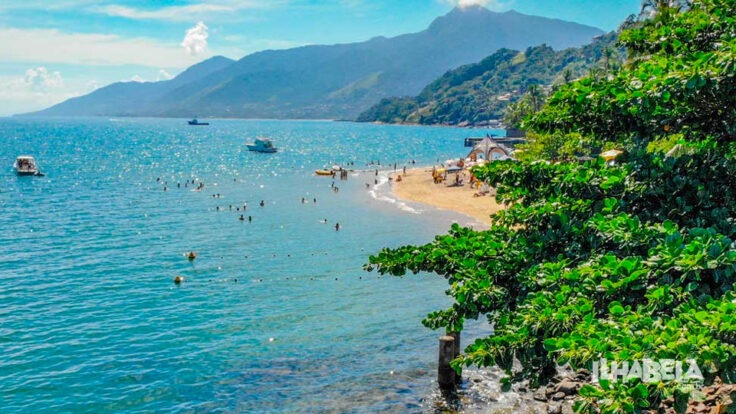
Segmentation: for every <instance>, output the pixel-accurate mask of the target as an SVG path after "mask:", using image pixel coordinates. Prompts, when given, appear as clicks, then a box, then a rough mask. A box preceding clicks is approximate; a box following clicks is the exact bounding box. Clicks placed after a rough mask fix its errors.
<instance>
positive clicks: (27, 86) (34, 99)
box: [0, 67, 79, 116]
mask: <svg viewBox="0 0 736 414" xmlns="http://www.w3.org/2000/svg"><path fill="white" fill-rule="evenodd" d="M39 69H43V70H39ZM78 95H79V93H75V92H74V91H71V90H70V89H69V88H68V87H67V85H66V84H65V82H64V80H63V78H62V76H61V74H60V73H59V72H51V73H49V71H48V70H47V69H46V68H40V67H36V68H32V69H29V70H27V71H26V72H25V74H18V75H15V76H0V96H2V101H3V105H2V106H0V116H5V115H12V114H17V113H22V112H30V111H36V110H39V109H41V108H45V107H49V106H51V105H54V104H57V103H59V102H61V101H64V100H66V99H69V98H72V97H74V96H78Z"/></svg>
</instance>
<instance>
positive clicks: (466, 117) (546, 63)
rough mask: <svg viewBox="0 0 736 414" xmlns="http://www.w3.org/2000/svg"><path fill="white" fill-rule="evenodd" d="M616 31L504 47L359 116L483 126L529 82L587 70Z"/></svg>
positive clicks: (544, 82)
mask: <svg viewBox="0 0 736 414" xmlns="http://www.w3.org/2000/svg"><path fill="white" fill-rule="evenodd" d="M615 39H616V34H615V33H609V34H607V35H605V36H601V37H599V38H597V39H596V40H595V41H594V42H593V43H591V44H589V45H586V46H583V47H580V48H569V49H565V50H562V51H559V52H556V51H554V50H553V49H552V48H550V47H549V46H547V45H542V46H537V47H533V48H529V49H527V50H526V51H525V52H518V51H515V50H509V49H501V50H499V51H497V52H496V53H494V54H492V55H491V56H488V57H486V58H485V59H483V60H482V61H480V62H479V63H475V64H470V65H465V66H462V67H460V68H457V69H455V70H451V71H449V72H447V73H445V74H444V75H443V76H441V77H439V78H438V79H436V80H435V81H433V82H432V83H430V84H429V85H427V87H425V88H424V89H423V90H422V92H421V93H420V94H419V95H417V96H416V97H394V98H387V99H383V100H382V101H381V102H379V103H378V104H376V105H375V106H373V107H371V108H370V109H368V110H367V111H365V112H363V113H362V114H361V115H360V116H359V117H358V121H361V122H376V121H377V122H386V123H416V124H443V125H458V124H460V125H468V124H470V125H483V124H485V123H487V122H488V121H489V120H495V119H499V118H501V117H502V115H503V109H504V108H505V107H506V106H507V105H508V104H509V103H510V102H513V101H515V100H516V99H517V98H518V97H519V96H520V95H521V94H522V93H524V92H525V91H526V90H527V89H528V87H529V86H530V85H543V86H547V85H551V84H553V83H555V82H561V81H563V78H564V76H568V77H570V78H577V77H579V76H581V75H583V74H584V73H587V72H588V71H589V70H590V68H592V67H594V66H595V65H596V63H597V62H599V61H600V60H601V59H602V58H603V56H604V50H605V49H606V48H609V47H612V45H613V43H614V41H615Z"/></svg>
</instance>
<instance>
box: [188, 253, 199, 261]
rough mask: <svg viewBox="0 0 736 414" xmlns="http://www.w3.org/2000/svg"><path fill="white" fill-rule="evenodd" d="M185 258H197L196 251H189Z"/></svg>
mask: <svg viewBox="0 0 736 414" xmlns="http://www.w3.org/2000/svg"><path fill="white" fill-rule="evenodd" d="M187 258H189V260H194V259H196V258H197V253H194V252H189V254H188V255H187Z"/></svg>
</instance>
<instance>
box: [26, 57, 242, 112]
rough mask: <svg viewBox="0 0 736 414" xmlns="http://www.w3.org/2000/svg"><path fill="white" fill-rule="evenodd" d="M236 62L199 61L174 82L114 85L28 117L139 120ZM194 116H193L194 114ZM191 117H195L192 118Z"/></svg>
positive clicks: (216, 59) (224, 59)
mask: <svg viewBox="0 0 736 414" xmlns="http://www.w3.org/2000/svg"><path fill="white" fill-rule="evenodd" d="M234 62H235V61H234V60H232V59H228V58H226V57H223V56H215V57H213V58H210V59H207V60H205V61H202V62H200V63H198V64H196V65H193V66H191V67H189V68H188V69H187V70H185V71H184V72H182V73H180V74H179V75H178V76H176V77H175V78H173V79H170V80H167V81H160V82H143V83H141V82H117V83H113V84H111V85H108V86H105V87H102V88H99V89H96V90H95V91H93V92H91V93H90V94H88V95H85V96H79V97H76V98H71V99H68V100H66V101H64V102H62V103H60V104H57V105H54V106H52V107H51V108H48V109H45V110H43V111H40V112H35V113H33V114H31V115H43V116H141V115H145V113H144V112H143V111H142V109H143V108H152V107H153V106H154V105H155V103H157V102H158V101H159V100H160V99H161V98H162V97H163V96H165V95H166V94H167V93H169V92H171V91H174V90H176V89H178V88H180V87H183V86H184V85H188V84H191V83H193V82H197V81H198V80H200V79H202V78H205V77H207V76H209V75H211V74H213V73H215V72H218V71H220V70H222V69H224V68H225V67H228V66H230V65H232V64H233V63H234ZM195 115H196V114H195ZM192 116H194V115H192Z"/></svg>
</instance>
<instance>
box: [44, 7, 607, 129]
mask: <svg viewBox="0 0 736 414" xmlns="http://www.w3.org/2000/svg"><path fill="white" fill-rule="evenodd" d="M600 33H601V31H600V30H598V29H596V28H593V27H589V26H584V25H580V24H575V23H569V22H563V21H560V20H554V19H547V18H542V17H535V16H527V15H523V14H520V13H517V12H514V11H510V12H506V13H494V12H491V11H489V10H487V9H485V8H482V7H469V8H463V9H460V8H456V9H454V10H452V11H451V12H450V13H448V14H447V15H445V16H442V17H439V18H437V19H436V20H435V21H434V22H433V23H432V24H431V25H430V26H429V28H427V29H426V30H424V31H422V32H419V33H413V34H407V35H401V36H397V37H394V38H390V39H388V38H384V37H377V38H374V39H371V40H368V41H366V42H361V43H351V44H338V45H330V46H305V47H299V48H294V49H289V50H278V51H264V52H258V53H254V54H251V55H248V56H246V57H244V58H242V59H240V60H239V61H237V62H233V63H231V64H228V65H225V66H224V67H222V68H220V69H219V70H217V71H214V72H212V73H210V74H208V75H207V76H202V77H198V78H196V79H192V80H191V81H189V82H186V83H183V84H180V85H176V87H173V88H172V87H171V86H172V85H171V84H168V85H166V87H165V88H164V87H160V86H159V85H158V83H153V84H143V85H141V84H133V85H128V86H126V87H124V88H123V87H121V86H118V87H117V88H119V90H118V89H112V90H107V91H105V94H107V95H103V94H102V93H98V94H90V95H87V96H84V97H80V98H76V101H75V104H76V105H77V106H76V107H75V109H74V111H71V110H70V107H69V106H65V104H66V102H64V103H62V104H60V105H57V106H55V107H52V108H50V109H48V110H45V111H41V112H40V113H39V114H41V115H133V116H136V115H140V116H151V115H153V116H192V114H193V112H196V113H197V115H199V116H216V117H242V118H248V117H268V118H354V117H355V116H357V115H358V114H359V113H360V112H362V111H363V110H365V109H366V108H368V107H370V106H371V105H373V104H375V103H376V102H378V101H379V100H380V99H381V98H384V97H388V96H396V95H410V94H416V93H418V92H419V91H420V90H421V88H422V87H424V86H425V85H426V84H427V83H428V82H430V81H431V80H432V79H435V78H436V77H437V76H439V75H441V74H442V73H444V72H445V71H447V70H448V69H451V68H454V67H457V66H459V65H462V64H466V63H470V62H475V61H478V60H479V59H481V58H482V57H483V56H487V55H489V54H490V53H493V52H494V51H496V50H498V49H499V48H503V47H505V48H516V49H523V48H526V47H528V46H531V45H536V44H540V43H547V44H549V45H550V46H551V47H553V48H557V49H561V48H564V47H569V46H576V45H581V44H584V43H586V42H588V41H590V39H591V38H592V37H593V36H596V35H598V34H600ZM116 96H119V98H120V99H119V100H120V101H121V103H120V104H119V105H117V106H111V105H108V104H105V103H106V102H114V101H115V99H116ZM129 97H130V99H129ZM101 98H104V99H102V103H103V104H102V105H101V104H100V103H101V102H100V100H101ZM141 102H142V103H144V104H143V105H141ZM84 107H86V108H88V111H92V110H93V109H94V111H95V113H91V112H86V113H80V112H79V111H82V110H83V108H84ZM82 112H83V111H82Z"/></svg>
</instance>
